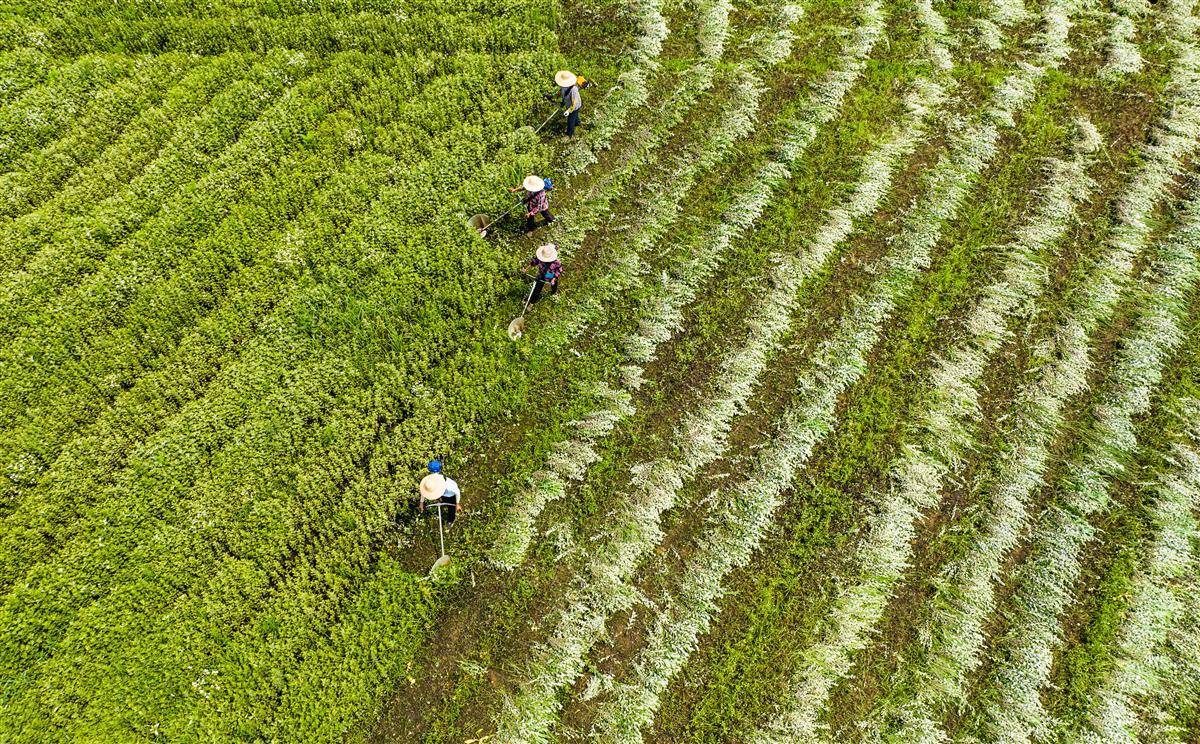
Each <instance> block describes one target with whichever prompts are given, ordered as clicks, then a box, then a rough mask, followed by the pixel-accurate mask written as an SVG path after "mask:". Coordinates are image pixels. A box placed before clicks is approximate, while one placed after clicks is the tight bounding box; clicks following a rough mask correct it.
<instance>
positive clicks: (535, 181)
mask: <svg viewBox="0 0 1200 744" xmlns="http://www.w3.org/2000/svg"><path fill="white" fill-rule="evenodd" d="M521 185H522V186H523V187H525V190H526V191H528V192H529V193H531V194H535V193H537V192H539V191H541V190H542V189H544V188H546V182H545V181H543V180H542V179H540V178H538V177H537V176H525V180H524V181H521Z"/></svg>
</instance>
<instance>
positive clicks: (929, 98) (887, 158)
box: [596, 80, 944, 741]
mask: <svg viewBox="0 0 1200 744" xmlns="http://www.w3.org/2000/svg"><path fill="white" fill-rule="evenodd" d="M916 88H917V89H916V90H915V91H914V92H913V93H912V94H910V96H909V100H908V102H907V107H908V109H909V114H908V116H907V117H906V119H905V120H904V121H902V122H901V123H900V125H899V127H898V128H897V129H896V130H895V131H894V132H893V134H892V136H891V137H889V138H888V141H887V142H886V143H885V144H884V145H882V146H880V147H879V148H877V149H876V151H875V152H873V153H872V154H871V156H870V157H869V158H867V161H866V162H865V163H864V165H863V168H862V171H863V173H864V177H863V180H862V181H860V182H859V183H858V184H856V185H855V187H854V188H853V189H852V196H851V197H850V200H849V203H848V204H847V205H844V206H841V207H838V208H837V209H834V210H832V211H831V214H830V215H829V217H828V220H827V221H826V223H825V225H824V227H822V228H821V229H820V230H819V231H818V234H817V237H815V238H814V239H813V240H812V242H811V243H810V244H809V246H807V248H806V250H804V251H802V252H801V253H799V254H798V256H777V257H776V258H775V260H774V261H773V262H772V263H773V264H774V265H775V267H776V268H775V269H774V271H773V278H774V287H775V288H774V289H773V290H772V292H771V294H770V295H768V297H767V298H766V299H765V301H764V302H763V305H764V306H768V307H769V306H772V305H776V304H777V303H778V308H775V307H772V308H771V310H768V311H765V312H763V313H762V315H761V316H752V323H754V324H755V325H753V326H752V327H753V328H758V326H757V325H756V324H757V323H760V322H767V323H768V324H767V325H766V328H767V333H766V334H764V338H763V339H762V342H763V343H762V345H763V348H764V349H770V348H771V347H772V346H777V345H778V343H779V338H780V337H781V335H782V334H783V333H784V332H785V331H786V330H787V327H788V323H787V322H786V320H782V319H784V318H786V317H788V316H790V315H791V314H792V312H793V311H794V310H795V305H796V299H797V296H798V288H799V286H800V285H801V284H802V283H803V282H804V281H805V280H806V279H807V278H809V277H811V276H812V275H813V274H814V273H815V272H816V271H817V269H818V268H819V267H820V266H821V265H822V264H823V263H824V262H825V260H826V259H827V258H828V257H829V256H830V254H831V252H832V250H833V248H834V247H835V246H837V245H838V244H840V243H842V242H843V241H844V240H845V239H846V238H847V237H848V236H849V234H850V232H851V231H852V229H853V227H854V225H855V224H856V223H857V222H858V221H859V220H861V219H862V218H863V217H864V216H866V215H868V214H870V213H872V212H874V211H875V210H876V209H877V208H878V206H879V204H880V202H881V201H882V199H883V197H884V195H885V194H886V193H887V192H888V190H889V187H890V184H891V180H892V176H893V174H894V171H895V170H896V169H897V167H898V166H899V165H900V164H901V163H902V162H903V161H904V160H905V159H906V158H907V157H908V156H910V155H911V154H912V152H913V151H914V150H915V149H916V146H917V143H918V142H919V141H920V140H921V138H922V136H923V135H924V132H925V123H926V121H927V120H928V119H929V118H930V114H931V113H932V110H933V109H934V108H935V107H936V106H937V104H938V103H939V102H940V100H941V98H942V97H943V95H944V94H943V92H942V90H941V89H940V87H939V86H937V85H936V84H935V83H933V82H932V81H929V80H922V81H918V82H917V83H916ZM776 298H778V299H776ZM780 301H782V302H780ZM759 330H761V329H759ZM755 335H757V332H756V333H755ZM758 343H759V342H758V341H757V340H755V341H753V342H749V341H748V344H747V345H755V346H756V345H758ZM757 356H761V358H762V359H763V360H764V361H765V360H766V359H767V358H769V357H768V356H767V354H766V353H764V352H759V354H757ZM731 370H732V371H731ZM736 371H737V370H736V369H733V368H727V369H726V370H725V371H724V373H723V374H722V378H721V379H722V380H723V382H721V383H719V384H718V387H717V390H716V391H714V392H715V393H717V394H715V395H710V396H709V397H712V398H715V399H721V395H723V394H728V393H730V391H729V390H727V389H726V390H723V389H722V388H723V387H728V386H730V385H737V386H740V384H739V383H738V380H739V375H737V374H734V372H736ZM756 377H757V374H752V375H749V376H747V377H746V378H744V379H746V380H748V383H747V387H746V388H745V390H744V391H742V392H740V393H735V394H734V397H733V399H732V401H733V402H732V405H733V406H735V407H737V405H738V403H739V401H742V400H744V399H745V398H746V397H747V395H748V393H750V392H751V391H752V390H753V380H754V379H755V378H756ZM775 454H777V453H775ZM764 460H767V461H769V458H766V457H764ZM779 462H790V460H788V459H784V458H781V459H780V460H779ZM775 469H776V466H775V465H772V466H771V467H769V468H766V469H763V470H760V472H761V473H763V482H769V483H772V484H776V485H779V486H782V484H784V483H785V482H786V479H780V478H777V477H776V475H777V474H776V473H775ZM768 473H770V474H772V475H770V476H769V477H768V475H767V474H768ZM788 477H789V478H790V474H789V476H788ZM756 482H757V479H756ZM758 495H759V496H761V495H762V494H758ZM761 503H763V504H767V503H769V499H763V500H762V502H761ZM716 519H717V520H719V521H723V520H722V517H721V516H720V515H718V516H717V517H716ZM742 526H745V525H742ZM750 531H751V532H752V533H753V532H754V530H753V529H751V530H750ZM706 537H708V538H712V539H713V542H712V543H710V542H708V541H707V540H704V539H702V544H701V545H700V547H698V548H697V551H696V554H695V555H694V556H693V558H692V559H691V560H690V561H689V562H688V563H687V566H686V568H685V569H684V575H685V576H686V577H688V578H687V582H688V583H687V585H686V586H685V588H684V589H683V590H682V591H681V594H680V595H678V596H675V597H670V598H668V600H667V602H666V604H665V605H663V606H661V607H660V608H659V609H658V610H657V611H656V613H655V617H654V620H653V623H654V627H653V630H652V631H651V635H650V639H649V640H648V642H647V644H646V646H645V647H644V648H643V649H642V650H641V651H640V652H639V653H638V660H637V662H636V663H635V679H634V680H632V681H629V682H621V681H618V682H617V683H616V689H615V690H614V692H613V693H612V695H611V698H610V699H609V700H608V701H607V702H606V703H605V704H602V706H601V709H600V712H599V713H598V714H597V719H598V723H597V726H596V728H597V732H598V733H597V735H598V736H599V737H600V738H601V739H602V740H605V741H627V740H631V739H634V738H637V737H639V736H640V734H639V732H640V731H641V730H642V729H644V728H645V727H646V726H648V725H649V724H650V722H651V720H652V718H653V715H654V713H655V711H656V710H657V708H658V705H659V697H660V696H661V694H662V692H663V691H664V690H665V689H666V686H667V684H668V683H669V681H670V680H671V678H672V677H673V676H674V675H675V674H676V673H677V672H678V671H679V669H680V668H681V667H682V665H683V664H684V663H685V661H686V659H687V657H688V654H689V653H690V651H691V649H692V648H693V647H694V645H695V643H696V639H697V637H698V636H699V634H700V633H701V632H702V631H703V629H704V628H705V627H706V626H707V623H708V620H709V613H710V612H711V610H712V608H713V607H714V606H715V602H716V600H717V599H718V598H719V596H720V594H721V588H720V587H721V579H722V577H723V576H724V575H725V574H727V573H728V570H729V568H728V566H723V565H721V564H722V562H723V561H728V562H729V565H733V564H735V563H737V562H740V561H743V560H744V559H745V556H748V554H749V553H748V551H745V550H744V549H733V546H734V543H736V542H737V540H731V539H729V536H728V535H722V536H721V538H714V537H712V536H711V535H706ZM742 537H743V539H745V540H748V541H753V540H754V539H756V537H757V536H756V535H746V536H742ZM715 542H721V543H722V544H721V546H720V548H719V549H718V548H716V547H715ZM691 582H694V584H693V583H691ZM685 608H686V609H685Z"/></svg>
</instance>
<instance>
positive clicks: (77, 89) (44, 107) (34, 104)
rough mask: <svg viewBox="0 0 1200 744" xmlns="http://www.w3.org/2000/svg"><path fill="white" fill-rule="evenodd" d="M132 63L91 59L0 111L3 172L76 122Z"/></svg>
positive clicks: (61, 71) (108, 58) (57, 71)
mask: <svg viewBox="0 0 1200 744" xmlns="http://www.w3.org/2000/svg"><path fill="white" fill-rule="evenodd" d="M133 64H134V63H133V60H132V59H130V58H128V57H125V56H122V55H90V56H87V57H84V58H82V59H79V60H76V61H74V62H71V63H69V64H66V65H63V66H62V67H58V68H56V69H55V70H54V71H53V72H51V73H50V76H49V79H47V80H46V82H44V83H42V84H41V85H37V86H35V87H33V88H30V89H29V90H27V91H25V92H24V93H22V94H21V95H20V96H18V97H17V98H15V99H14V100H12V101H10V102H8V103H7V104H5V105H4V106H3V108H0V169H3V170H8V169H9V168H11V167H12V166H13V163H15V162H16V160H17V159H18V158H19V157H20V156H21V155H23V154H25V153H26V152H27V151H29V150H32V149H33V148H35V147H39V146H41V145H42V144H43V143H44V142H46V141H47V140H49V139H50V138H52V137H54V136H55V135H56V134H57V133H58V132H59V131H61V130H62V129H63V127H65V126H67V125H68V124H70V123H71V122H72V121H74V119H75V117H76V116H77V115H78V114H79V113H80V112H81V111H82V110H83V109H84V108H85V107H86V106H87V103H88V101H89V100H90V99H91V96H92V95H93V93H94V92H95V91H96V90H97V89H102V88H104V87H105V86H108V85H111V84H112V83H114V82H115V81H117V80H119V79H121V78H123V77H124V76H125V75H127V74H128V73H129V70H130V68H132V67H133Z"/></svg>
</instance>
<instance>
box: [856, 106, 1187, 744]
mask: <svg viewBox="0 0 1200 744" xmlns="http://www.w3.org/2000/svg"><path fill="white" fill-rule="evenodd" d="M1175 90H1176V92H1177V94H1178V93H1182V91H1183V90H1184V89H1183V88H1178V87H1177V88H1176V89H1175ZM1189 110H1190V106H1183V107H1180V108H1178V109H1176V110H1175V112H1174V114H1173V115H1172V117H1171V118H1170V119H1168V120H1167V121H1166V122H1164V123H1163V125H1162V126H1161V128H1160V129H1159V130H1158V132H1157V133H1156V135H1155V139H1156V140H1157V141H1156V142H1155V143H1154V144H1151V145H1150V146H1149V147H1147V148H1146V153H1145V154H1146V162H1145V163H1144V165H1143V166H1142V169H1141V170H1140V171H1139V172H1138V174H1137V175H1136V176H1135V178H1134V180H1133V182H1132V183H1131V185H1130V186H1129V188H1128V189H1127V190H1126V192H1125V194H1123V196H1122V197H1121V198H1120V199H1119V200H1118V205H1119V207H1118V209H1119V210H1120V211H1119V216H1120V222H1119V224H1118V226H1117V227H1116V229H1115V232H1114V234H1113V236H1112V238H1111V239H1110V241H1109V246H1108V249H1107V251H1106V253H1105V254H1104V256H1103V257H1102V258H1101V259H1099V260H1098V261H1097V262H1096V265H1095V269H1094V270H1092V271H1090V272H1089V273H1088V274H1087V275H1086V276H1085V277H1083V278H1081V281H1080V282H1079V289H1078V291H1077V293H1078V294H1077V297H1076V298H1074V299H1073V300H1072V301H1071V303H1070V307H1071V310H1070V312H1069V313H1068V314H1067V316H1066V317H1064V318H1063V319H1062V320H1061V322H1060V324H1059V325H1058V326H1057V327H1056V328H1051V329H1049V333H1048V335H1047V336H1046V337H1045V338H1044V339H1043V340H1042V341H1040V342H1039V344H1038V345H1037V350H1036V352H1035V355H1034V359H1032V360H1031V362H1030V369H1031V370H1037V372H1036V376H1035V377H1034V378H1033V382H1032V383H1031V384H1030V386H1029V391H1028V392H1027V393H1026V394H1024V395H1022V396H1021V397H1020V398H1019V399H1018V400H1017V402H1016V403H1015V405H1014V407H1013V410H1014V414H1013V416H1012V420H1011V421H1010V422H1007V423H1006V424H1005V426H1004V431H1005V435H1004V436H1005V438H1006V439H1008V440H1009V441H1010V442H1011V444H1010V445H1008V447H1006V449H1007V450H1008V451H1007V454H1005V455H1004V456H1003V457H1002V458H1001V459H1000V460H999V461H997V462H995V463H993V464H992V465H990V466H989V468H988V472H987V473H986V475H985V476H984V478H985V481H984V485H983V487H984V488H985V491H984V493H983V494H982V496H981V497H980V498H981V502H982V503H984V504H987V505H988V506H987V507H986V508H985V509H984V510H982V512H981V513H980V514H978V515H976V516H974V517H972V518H971V521H970V522H969V524H968V525H967V526H965V527H964V528H963V530H964V535H963V536H962V537H960V538H959V539H961V540H964V541H967V542H971V543H972V544H971V546H970V547H969V548H966V549H964V550H963V551H962V553H961V556H962V557H961V558H959V559H957V560H956V561H954V562H953V563H951V564H950V565H948V566H947V567H946V568H945V569H944V570H943V571H942V573H941V575H940V578H939V579H938V581H937V582H936V589H935V594H934V596H933V597H932V598H931V599H930V606H931V607H933V608H934V614H933V616H932V618H931V619H930V620H929V623H928V627H927V628H926V629H925V630H924V631H923V636H924V637H925V638H926V639H927V640H925V641H924V643H923V648H922V649H921V650H920V651H919V652H918V653H915V654H914V655H913V656H912V658H911V659H910V660H909V661H908V663H907V664H906V667H905V668H904V669H903V670H902V671H901V675H902V678H903V679H904V680H906V681H905V682H904V683H903V684H900V685H899V689H901V690H905V691H907V692H909V693H910V694H912V695H913V697H912V698H911V699H910V700H903V699H900V700H897V701H895V702H893V703H889V705H897V706H899V707H900V709H901V710H902V711H903V713H902V715H900V716H898V720H900V721H903V724H902V727H901V728H900V729H899V735H900V736H917V735H918V733H919V732H921V731H929V732H936V730H937V728H938V726H939V722H940V720H941V718H942V716H943V715H944V713H945V712H946V710H947V709H948V708H949V707H950V706H952V705H953V704H954V703H955V701H957V700H959V699H961V696H962V695H963V694H964V691H965V687H966V685H967V684H968V683H969V680H970V675H971V674H972V673H973V671H974V670H975V669H976V668H977V667H978V665H979V664H980V662H981V658H980V653H981V647H982V644H983V641H984V636H983V633H984V621H985V619H986V618H987V617H988V616H989V615H990V614H991V612H992V609H993V607H994V601H995V600H994V596H995V595H994V589H993V586H994V585H995V583H996V582H998V581H1000V580H1001V577H1002V574H1001V566H1002V565H1003V560H1004V557H1005V556H1007V555H1008V554H1009V552H1010V551H1011V550H1012V548H1013V547H1014V546H1015V545H1016V541H1017V540H1018V539H1019V536H1020V534H1021V530H1022V527H1021V525H1022V524H1023V523H1024V520H1025V519H1026V517H1025V514H1026V510H1027V509H1028V503H1029V500H1030V499H1031V497H1032V495H1033V493H1034V492H1035V490H1036V488H1037V486H1038V484H1040V482H1041V478H1042V476H1043V474H1044V473H1045V471H1046V468H1047V467H1048V465H1049V463H1048V457H1049V447H1050V444H1051V442H1052V441H1053V439H1054V438H1055V436H1056V432H1058V431H1059V429H1060V427H1061V425H1062V421H1063V418H1064V416H1065V415H1066V405H1067V402H1068V401H1069V400H1070V399H1071V398H1073V397H1074V396H1076V395H1078V394H1079V393H1081V392H1082V391H1083V390H1085V389H1086V387H1087V375H1088V372H1089V370H1090V363H1089V346H1090V344H1091V338H1092V336H1093V335H1094V334H1095V332H1096V329H1097V328H1098V327H1100V326H1102V325H1103V324H1105V323H1106V321H1107V319H1108V318H1110V317H1111V315H1112V313H1113V312H1114V311H1115V309H1116V303H1117V301H1118V298H1119V297H1120V295H1121V290H1122V288H1123V287H1124V286H1125V284H1126V283H1127V282H1128V280H1129V274H1130V272H1131V271H1132V269H1133V266H1134V262H1135V261H1136V260H1137V259H1138V256H1139V255H1140V254H1141V252H1142V250H1143V249H1144V248H1145V246H1146V245H1147V242H1148V239H1149V235H1150V227H1149V223H1148V218H1149V216H1150V215H1151V214H1153V212H1154V210H1155V208H1156V206H1157V204H1158V203H1159V202H1160V200H1161V199H1162V198H1163V197H1164V196H1165V194H1166V189H1167V188H1168V186H1169V185H1170V184H1171V182H1172V180H1173V178H1174V176H1175V173H1176V172H1177V167H1178V165H1177V164H1178V162H1179V159H1180V158H1181V157H1184V156H1186V154H1187V153H1188V152H1190V151H1191V149H1192V148H1193V147H1195V145H1194V144H1193V142H1194V138H1191V137H1190V136H1189V135H1188V134H1187V132H1188V131H1189V130H1190V126H1191V125H1190V124H1189V123H1188V122H1189V119H1190V117H1191V116H1192V114H1191V113H1189ZM970 535H975V537H974V538H973V539H972V538H970V537H969V536H970ZM882 715H884V711H877V712H876V713H875V714H874V716H876V718H877V719H878V717H879V716H882Z"/></svg>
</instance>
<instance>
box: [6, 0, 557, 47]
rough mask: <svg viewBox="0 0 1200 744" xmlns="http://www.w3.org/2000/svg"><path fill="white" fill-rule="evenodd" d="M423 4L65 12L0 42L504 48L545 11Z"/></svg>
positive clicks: (523, 37)
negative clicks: (287, 12)
mask: <svg viewBox="0 0 1200 744" xmlns="http://www.w3.org/2000/svg"><path fill="white" fill-rule="evenodd" d="M423 10H424V12H422V13H420V14H414V15H402V14H381V13H373V12H362V13H354V14H349V15H333V14H327V13H305V14H299V15H293V16H289V17H286V18H253V17H246V16H226V17H217V18H195V17H192V16H187V15H183V16H170V17H162V18H152V19H148V20H126V19H121V18H103V17H85V18H76V17H66V18H59V19H48V20H47V21H46V22H44V23H40V24H31V23H25V22H23V23H18V24H16V25H15V26H13V25H12V24H11V23H10V27H9V28H8V29H7V33H5V34H4V36H3V37H0V48H3V49H12V48H19V47H32V48H34V49H37V50H39V51H41V52H44V53H46V54H51V55H55V56H74V55H83V54H91V53H95V52H112V53H121V54H138V53H148V54H159V53H162V52H168V51H178V52H190V53H193V54H220V53H223V52H232V51H243V52H260V53H263V52H267V51H269V50H271V49H277V48H288V49H299V50H304V51H305V52H308V53H310V54H316V55H325V54H333V53H337V52H349V51H359V52H377V53H380V54H397V55H402V54H439V53H440V54H454V53H457V52H484V53H486V52H493V53H496V54H503V53H507V52H512V51H516V50H517V49H519V48H521V46H522V45H523V44H524V43H526V41H527V40H528V38H529V35H530V30H531V29H536V28H539V26H538V24H537V23H536V20H537V18H538V13H539V12H542V13H545V14H548V12H549V11H548V10H539V9H538V8H537V7H536V6H533V5H530V4H528V3H516V7H514V8H511V9H509V11H508V12H504V13H501V14H499V15H498V14H497V11H498V10H502V9H497V10H492V11H489V12H460V13H442V12H440V11H436V12H435V11H430V10H429V9H428V8H425V9H423ZM5 37H7V38H5ZM546 40H547V39H545V38H543V39H542V41H543V42H545V41H546Z"/></svg>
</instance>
